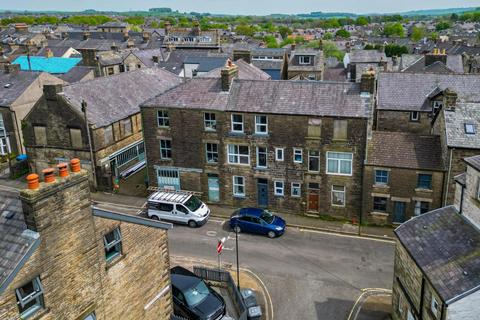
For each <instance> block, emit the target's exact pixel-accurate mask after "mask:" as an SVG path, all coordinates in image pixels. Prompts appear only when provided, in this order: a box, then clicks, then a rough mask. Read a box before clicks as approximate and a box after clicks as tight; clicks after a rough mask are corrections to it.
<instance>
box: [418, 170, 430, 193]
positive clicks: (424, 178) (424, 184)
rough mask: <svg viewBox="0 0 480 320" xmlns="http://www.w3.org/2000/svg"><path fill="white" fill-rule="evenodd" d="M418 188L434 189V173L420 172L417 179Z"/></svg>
mask: <svg viewBox="0 0 480 320" xmlns="http://www.w3.org/2000/svg"><path fill="white" fill-rule="evenodd" d="M417 188H420V189H427V190H431V189H432V175H431V174H419V175H418V181H417Z"/></svg>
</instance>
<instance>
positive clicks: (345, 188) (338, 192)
mask: <svg viewBox="0 0 480 320" xmlns="http://www.w3.org/2000/svg"><path fill="white" fill-rule="evenodd" d="M335 187H337V188H342V189H343V190H335ZM334 194H343V203H342V204H336V203H334V202H333V199H334ZM330 197H331V199H330V204H331V205H332V206H333V207H341V208H345V206H346V204H347V187H345V186H339V185H332V187H331V193H330Z"/></svg>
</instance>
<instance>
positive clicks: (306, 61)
mask: <svg viewBox="0 0 480 320" xmlns="http://www.w3.org/2000/svg"><path fill="white" fill-rule="evenodd" d="M298 58H299V60H298V61H299V63H300V64H310V57H309V56H300V57H298Z"/></svg>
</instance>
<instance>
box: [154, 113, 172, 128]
mask: <svg viewBox="0 0 480 320" xmlns="http://www.w3.org/2000/svg"><path fill="white" fill-rule="evenodd" d="M157 125H158V126H159V127H169V126H170V118H169V117H168V111H167V110H158V111H157Z"/></svg>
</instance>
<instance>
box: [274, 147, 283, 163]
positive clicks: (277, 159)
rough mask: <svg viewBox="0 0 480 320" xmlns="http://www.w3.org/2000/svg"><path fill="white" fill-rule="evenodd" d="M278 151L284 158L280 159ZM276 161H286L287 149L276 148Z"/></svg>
mask: <svg viewBox="0 0 480 320" xmlns="http://www.w3.org/2000/svg"><path fill="white" fill-rule="evenodd" d="M278 151H281V152H282V158H281V159H280V158H279V157H278ZM275 161H278V162H283V161H285V148H275Z"/></svg>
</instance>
